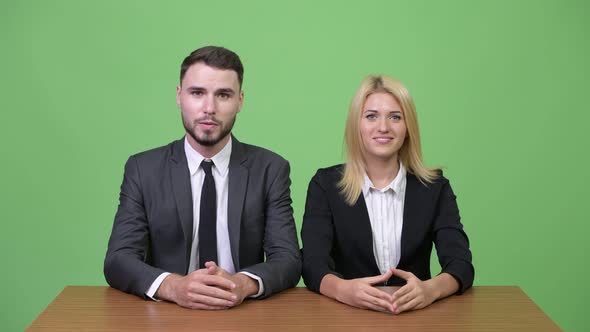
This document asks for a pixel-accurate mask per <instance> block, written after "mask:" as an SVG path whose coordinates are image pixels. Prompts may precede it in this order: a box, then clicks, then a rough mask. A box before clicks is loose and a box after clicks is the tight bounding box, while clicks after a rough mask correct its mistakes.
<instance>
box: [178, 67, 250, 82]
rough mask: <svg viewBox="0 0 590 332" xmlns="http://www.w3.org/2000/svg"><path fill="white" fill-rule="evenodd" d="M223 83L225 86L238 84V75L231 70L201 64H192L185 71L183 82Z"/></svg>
mask: <svg viewBox="0 0 590 332" xmlns="http://www.w3.org/2000/svg"><path fill="white" fill-rule="evenodd" d="M185 80H186V81H187V82H188V81H202V82H219V83H221V82H224V83H226V84H228V83H229V84H233V83H236V84H238V85H239V82H238V73H236V72H235V71H234V70H231V69H220V68H216V67H212V66H209V65H206V64H204V63H202V62H198V63H195V64H193V65H192V66H190V67H189V68H188V70H187V71H186V73H185V75H184V78H183V81H185Z"/></svg>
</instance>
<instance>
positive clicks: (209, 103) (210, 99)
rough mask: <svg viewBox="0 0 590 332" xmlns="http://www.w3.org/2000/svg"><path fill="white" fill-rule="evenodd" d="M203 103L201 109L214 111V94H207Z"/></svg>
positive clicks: (207, 111)
mask: <svg viewBox="0 0 590 332" xmlns="http://www.w3.org/2000/svg"><path fill="white" fill-rule="evenodd" d="M204 103H205V104H204V105H203V111H204V112H205V113H212V114H214V113H215V111H216V109H217V108H216V105H215V97H214V96H207V97H206V98H205V100H204Z"/></svg>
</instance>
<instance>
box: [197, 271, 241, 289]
mask: <svg viewBox="0 0 590 332" xmlns="http://www.w3.org/2000/svg"><path fill="white" fill-rule="evenodd" d="M200 281H201V282H199V283H204V284H206V285H209V286H215V287H219V288H223V289H227V290H233V289H235V288H236V284H235V283H234V282H233V281H231V280H229V279H227V278H224V277H222V276H218V275H210V274H207V275H201V276H200Z"/></svg>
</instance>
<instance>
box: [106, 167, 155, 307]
mask: <svg viewBox="0 0 590 332" xmlns="http://www.w3.org/2000/svg"><path fill="white" fill-rule="evenodd" d="M148 253H149V229H148V222H147V217H146V211H145V206H144V199H143V194H142V186H141V178H140V174H139V168H138V165H137V160H136V159H135V158H134V157H130V158H129V160H128V161H127V163H126V164H125V175H124V177H123V183H122V184H121V193H120V195H119V208H118V210H117V214H116V215H115V221H114V223H113V230H112V233H111V238H110V240H109V244H108V249H107V254H106V258H105V261H104V275H105V278H106V280H107V282H108V283H109V285H111V286H112V287H113V288H117V289H120V290H122V291H125V292H128V293H133V294H136V295H138V296H141V297H145V292H146V291H147V290H148V288H149V287H150V285H151V284H152V282H153V281H154V280H155V279H156V278H157V277H158V276H159V275H160V274H161V273H163V272H166V271H164V270H162V269H158V268H155V267H153V266H150V265H148V264H147V263H145V262H146V260H147V256H148Z"/></svg>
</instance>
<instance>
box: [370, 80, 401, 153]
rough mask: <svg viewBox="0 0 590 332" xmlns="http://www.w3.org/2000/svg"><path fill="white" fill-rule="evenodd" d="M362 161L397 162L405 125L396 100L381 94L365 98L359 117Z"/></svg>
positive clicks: (388, 95)
mask: <svg viewBox="0 0 590 332" xmlns="http://www.w3.org/2000/svg"><path fill="white" fill-rule="evenodd" d="M360 131H361V138H362V141H363V145H364V147H365V159H367V160H371V159H381V160H388V161H389V160H392V159H397V156H398V152H399V150H400V148H401V147H402V145H403V144H404V140H405V138H406V122H405V120H404V114H403V112H402V108H401V106H400V105H399V103H398V102H397V100H396V99H395V98H394V97H393V96H392V95H390V94H389V93H385V92H378V93H373V94H371V95H369V97H368V98H367V101H366V102H365V105H363V110H362V113H361V122H360Z"/></svg>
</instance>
